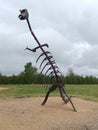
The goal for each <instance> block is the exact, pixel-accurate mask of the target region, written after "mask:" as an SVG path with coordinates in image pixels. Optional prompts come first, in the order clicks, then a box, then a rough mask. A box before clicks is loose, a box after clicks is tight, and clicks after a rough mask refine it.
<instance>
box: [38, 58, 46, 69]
mask: <svg viewBox="0 0 98 130" xmlns="http://www.w3.org/2000/svg"><path fill="white" fill-rule="evenodd" d="M45 60H47V58H46V57H45V58H44V59H43V61H42V62H41V64H40V66H39V69H40V68H41V66H42V64H43V62H44V61H45Z"/></svg>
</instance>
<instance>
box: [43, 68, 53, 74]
mask: <svg viewBox="0 0 98 130" xmlns="http://www.w3.org/2000/svg"><path fill="white" fill-rule="evenodd" d="M50 69H52V67H49V69H48V70H47V71H46V73H45V75H46V74H47V73H48V71H49V70H50Z"/></svg>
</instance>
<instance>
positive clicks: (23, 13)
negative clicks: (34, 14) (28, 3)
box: [18, 9, 29, 20]
mask: <svg viewBox="0 0 98 130" xmlns="http://www.w3.org/2000/svg"><path fill="white" fill-rule="evenodd" d="M28 17H29V13H28V11H27V9H22V10H20V15H19V16H18V18H19V19H20V20H25V19H27V18H28Z"/></svg>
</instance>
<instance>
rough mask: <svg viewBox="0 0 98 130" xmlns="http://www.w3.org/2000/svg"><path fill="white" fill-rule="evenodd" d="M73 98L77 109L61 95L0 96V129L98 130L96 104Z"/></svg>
mask: <svg viewBox="0 0 98 130" xmlns="http://www.w3.org/2000/svg"><path fill="white" fill-rule="evenodd" d="M72 100H73V103H74V104H75V106H76V108H77V111H78V112H73V110H72V107H71V105H70V103H68V104H67V105H65V104H64V103H63V102H62V100H61V98H60V97H49V100H48V102H47V104H46V105H45V106H41V105H40V104H41V102H42V101H43V98H42V97H36V98H20V99H19V98H17V99H0V130H98V103H97V102H91V101H86V100H83V99H77V98H73V99H72Z"/></svg>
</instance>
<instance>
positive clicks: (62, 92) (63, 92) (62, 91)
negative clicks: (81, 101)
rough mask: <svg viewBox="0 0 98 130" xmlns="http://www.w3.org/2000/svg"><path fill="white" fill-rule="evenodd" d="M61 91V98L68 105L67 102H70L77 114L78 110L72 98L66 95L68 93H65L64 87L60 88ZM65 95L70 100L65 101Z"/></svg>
mask: <svg viewBox="0 0 98 130" xmlns="http://www.w3.org/2000/svg"><path fill="white" fill-rule="evenodd" d="M59 90H60V93H61V97H62V99H63V101H64V102H65V103H67V102H68V101H69V102H70V103H71V105H72V107H73V110H74V111H75V112H77V110H76V108H75V106H74V104H73V102H72V100H71V98H70V97H69V96H68V94H67V93H66V91H65V89H64V86H60V87H59ZM63 94H65V95H66V97H67V98H68V99H65V96H64V95H63Z"/></svg>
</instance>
